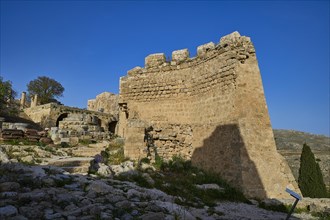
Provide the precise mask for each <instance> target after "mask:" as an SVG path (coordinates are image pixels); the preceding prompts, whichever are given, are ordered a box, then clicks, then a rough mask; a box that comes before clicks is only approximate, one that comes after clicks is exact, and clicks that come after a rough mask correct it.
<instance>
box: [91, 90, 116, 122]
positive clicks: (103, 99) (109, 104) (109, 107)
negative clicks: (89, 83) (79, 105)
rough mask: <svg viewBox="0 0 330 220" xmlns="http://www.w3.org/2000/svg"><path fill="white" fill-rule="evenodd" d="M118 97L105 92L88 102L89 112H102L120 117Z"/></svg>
mask: <svg viewBox="0 0 330 220" xmlns="http://www.w3.org/2000/svg"><path fill="white" fill-rule="evenodd" d="M118 98H119V97H118V95H116V94H113V93H111V92H103V93H101V94H99V95H97V96H96V98H95V99H90V100H88V103H87V110H90V111H100V112H104V113H109V114H112V115H114V116H118V114H119V108H118Z"/></svg>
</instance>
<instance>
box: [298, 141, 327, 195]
mask: <svg viewBox="0 0 330 220" xmlns="http://www.w3.org/2000/svg"><path fill="white" fill-rule="evenodd" d="M298 185H299V188H300V190H301V193H302V194H303V196H305V197H311V198H324V197H328V195H327V190H326V187H325V184H324V181H323V176H322V173H321V169H320V166H319V164H318V163H317V162H316V161H315V157H314V154H313V152H312V151H311V149H310V147H309V146H308V145H307V144H304V146H303V150H302V153H301V157H300V169H299V178H298Z"/></svg>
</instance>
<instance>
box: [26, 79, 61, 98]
mask: <svg viewBox="0 0 330 220" xmlns="http://www.w3.org/2000/svg"><path fill="white" fill-rule="evenodd" d="M27 90H28V92H29V96H30V97H33V96H34V95H38V100H39V102H40V104H47V103H50V102H52V101H53V100H54V99H55V97H61V96H63V92H64V88H63V86H62V85H61V84H60V83H59V82H57V81H56V80H54V79H51V78H49V77H46V76H39V77H38V78H37V79H35V80H32V81H30V82H29V84H28V85H27Z"/></svg>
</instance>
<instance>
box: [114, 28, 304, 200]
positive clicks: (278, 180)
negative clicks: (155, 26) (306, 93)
mask: <svg viewBox="0 0 330 220" xmlns="http://www.w3.org/2000/svg"><path fill="white" fill-rule="evenodd" d="M119 106H120V111H119V123H118V126H117V133H118V134H119V135H121V136H123V137H125V139H126V142H125V154H126V156H128V157H130V158H132V159H139V158H143V157H146V156H147V151H146V150H147V149H146V142H145V136H146V132H147V133H148V136H149V137H152V139H153V143H154V146H155V149H154V150H155V151H157V153H158V155H159V156H161V157H163V158H167V159H170V158H171V157H172V156H173V155H181V156H183V157H185V158H186V159H191V161H192V163H193V164H194V165H197V166H199V167H202V168H204V169H207V170H213V171H215V172H217V173H219V174H221V175H222V176H223V177H224V178H225V179H226V180H228V181H229V182H231V183H232V184H234V185H235V186H236V187H238V188H240V189H241V190H242V191H243V192H244V193H245V195H247V196H249V197H257V198H265V197H268V198H285V197H288V195H287V193H285V187H287V186H290V187H291V188H293V189H294V190H296V191H297V192H299V189H298V187H297V184H296V182H295V180H294V178H293V176H292V173H291V171H290V169H289V167H288V165H287V163H286V161H285V160H284V159H283V157H281V156H280V155H279V154H278V153H277V151H276V147H275V142H274V136H273V131H272V128H271V123H270V119H269V115H268V110H267V105H266V101H265V97H264V91H263V86H262V81H261V76H260V72H259V67H258V63H257V59H256V54H255V49H254V46H253V44H252V42H251V40H250V38H249V37H244V36H240V34H239V33H238V32H234V33H232V34H230V35H227V36H224V37H222V38H221V40H220V42H219V44H214V43H212V42H210V43H208V44H205V45H201V46H199V47H198V48H197V56H196V57H194V58H190V57H189V51H188V50H187V49H183V50H178V51H174V52H173V53H172V60H171V61H166V58H165V55H164V54H161V53H160V54H152V55H149V56H147V57H146V58H145V67H144V68H141V67H136V68H134V69H132V70H130V71H128V73H127V76H125V77H122V78H121V79H120V95H119ZM148 127H151V129H149V130H146V128H148Z"/></svg>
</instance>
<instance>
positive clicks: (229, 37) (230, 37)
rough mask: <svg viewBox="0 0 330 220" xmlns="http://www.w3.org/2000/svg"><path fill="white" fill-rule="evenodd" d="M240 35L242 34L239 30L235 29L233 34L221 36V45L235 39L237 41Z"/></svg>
mask: <svg viewBox="0 0 330 220" xmlns="http://www.w3.org/2000/svg"><path fill="white" fill-rule="evenodd" d="M240 37H241V35H240V34H239V33H238V32H237V31H235V32H233V33H231V34H228V35H226V36H223V37H222V38H220V45H221V46H225V45H228V44H230V43H232V42H234V41H237V40H238V39H239V38H240Z"/></svg>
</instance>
